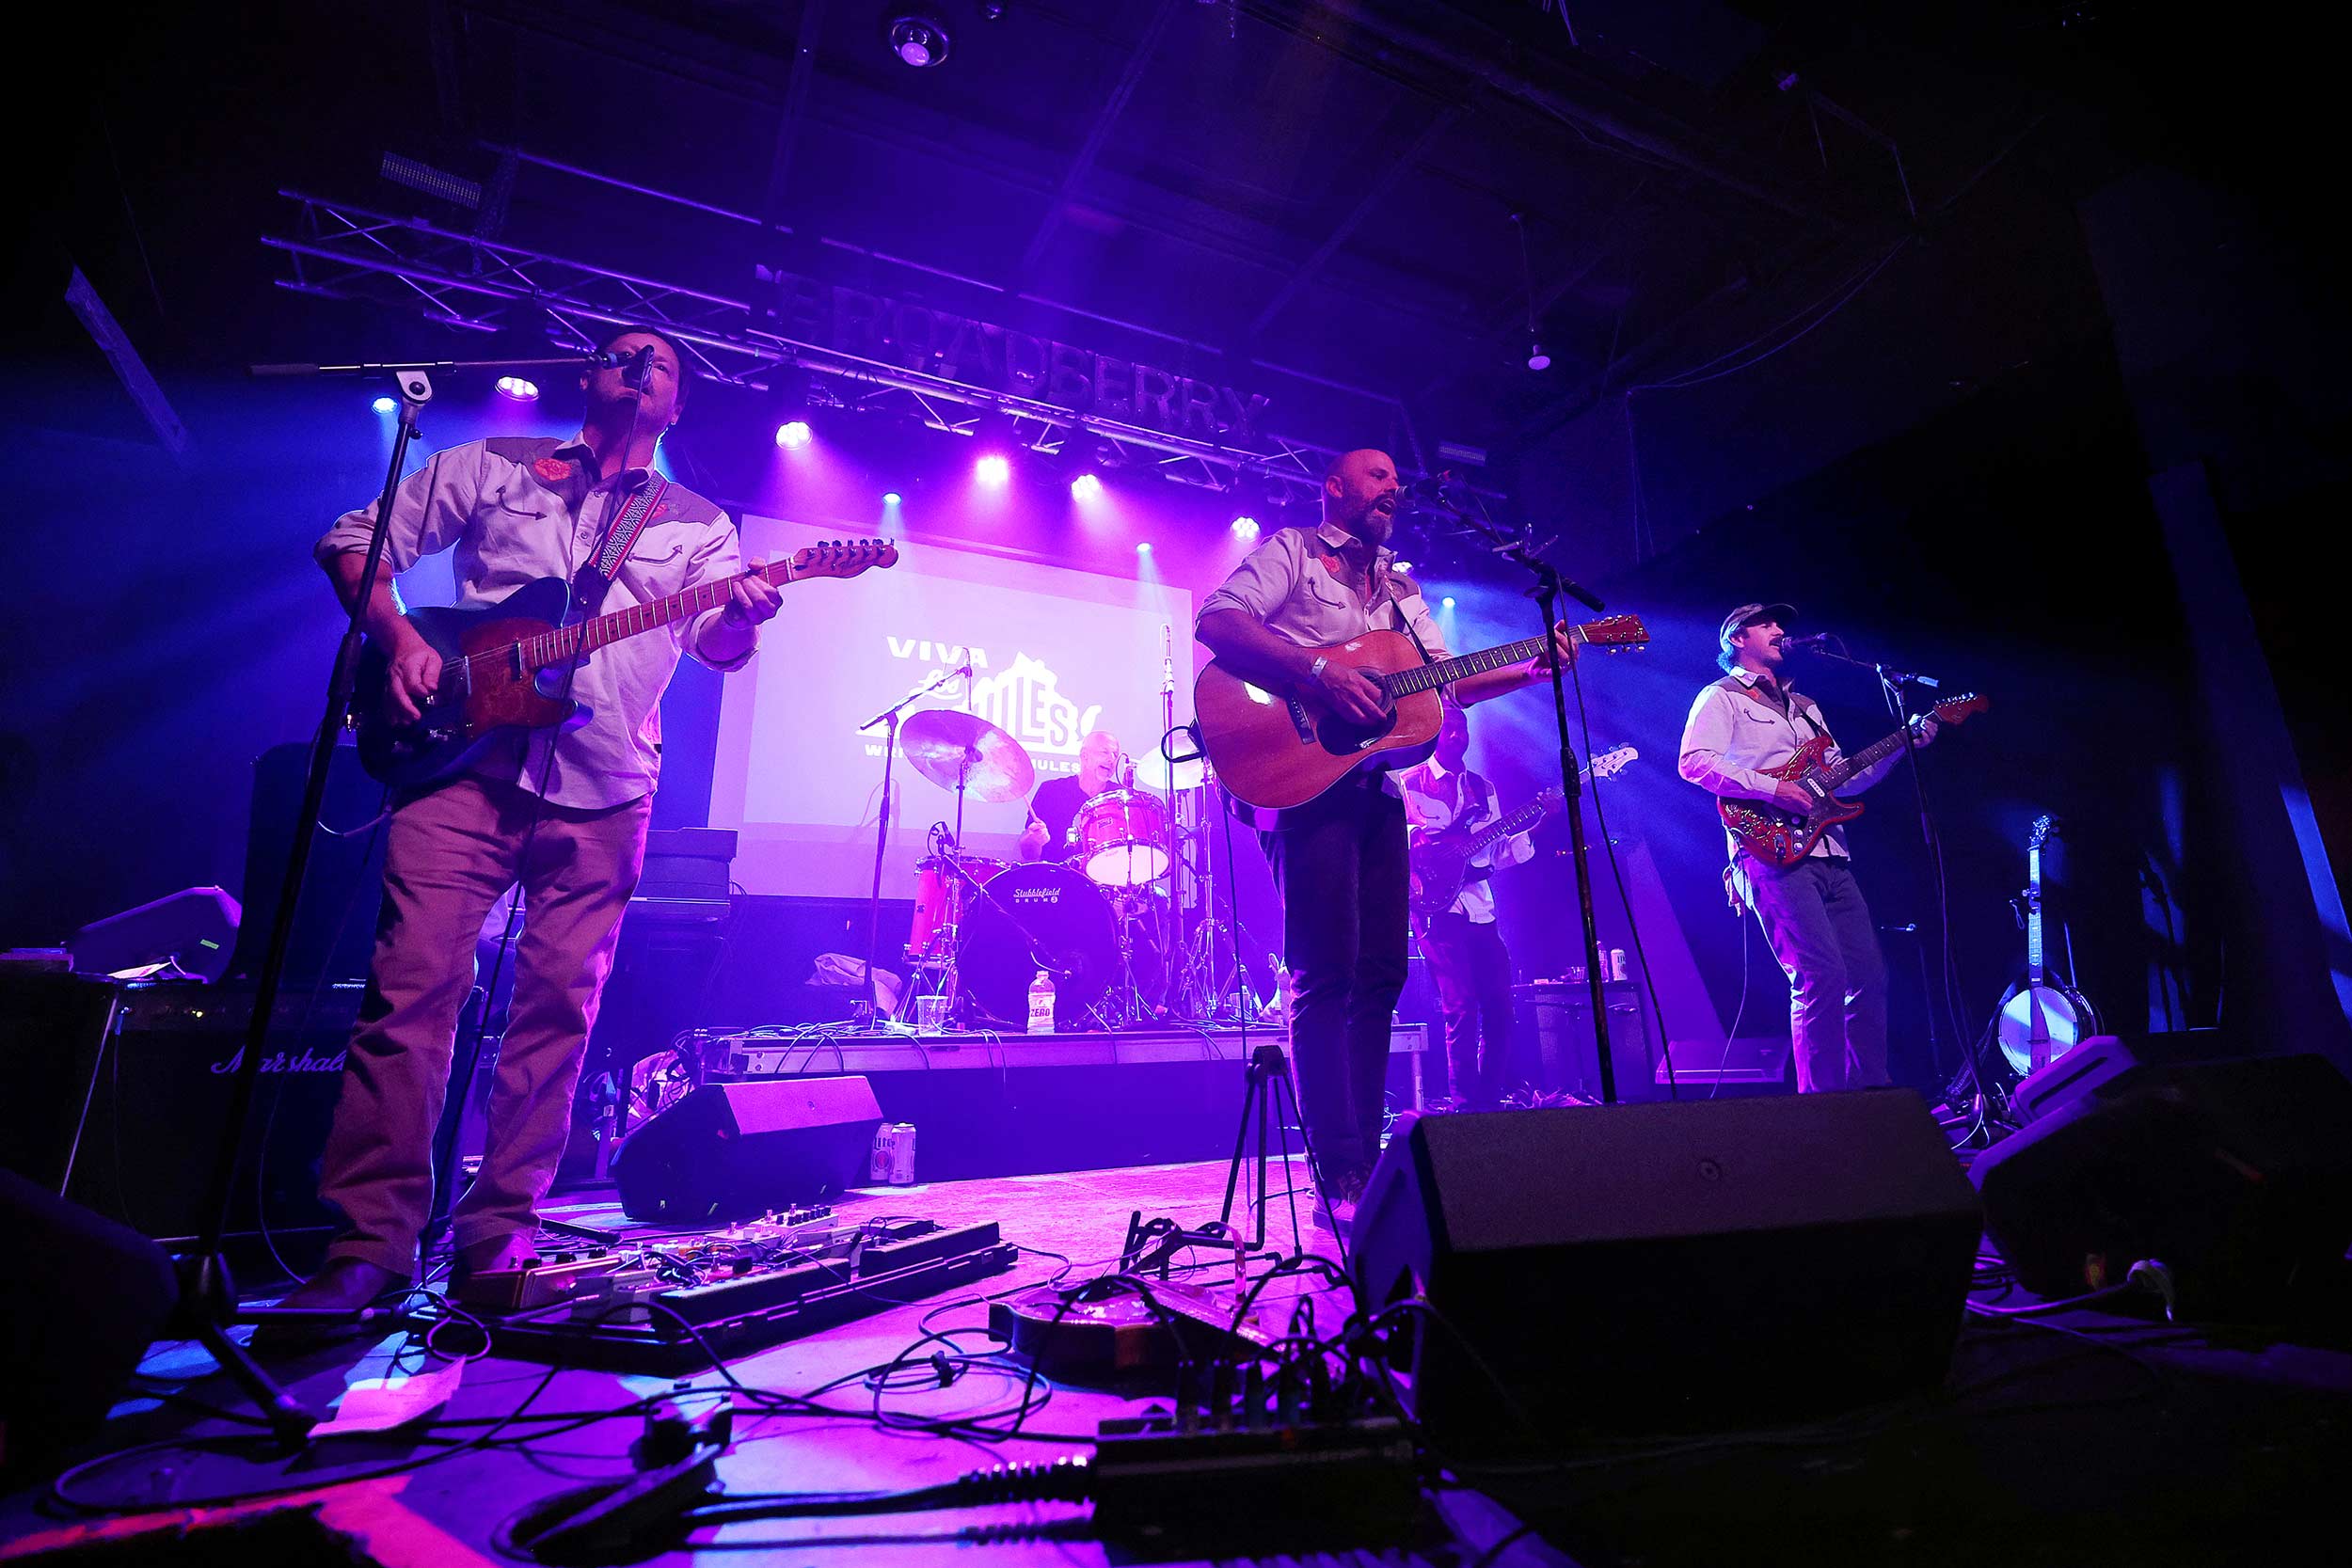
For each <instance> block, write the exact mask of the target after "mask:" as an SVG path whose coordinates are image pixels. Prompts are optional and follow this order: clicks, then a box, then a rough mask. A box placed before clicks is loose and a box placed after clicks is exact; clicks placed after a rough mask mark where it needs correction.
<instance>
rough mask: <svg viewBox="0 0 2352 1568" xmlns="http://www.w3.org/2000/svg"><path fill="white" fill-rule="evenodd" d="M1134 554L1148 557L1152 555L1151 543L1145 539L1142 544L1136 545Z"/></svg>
mask: <svg viewBox="0 0 2352 1568" xmlns="http://www.w3.org/2000/svg"><path fill="white" fill-rule="evenodd" d="M1151 553H1152V541H1151V540H1149V539H1146V540H1145V541H1144V542H1143V543H1142V544H1140V545H1137V546H1136V554H1137V555H1150V554H1151Z"/></svg>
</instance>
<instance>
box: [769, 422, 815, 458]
mask: <svg viewBox="0 0 2352 1568" xmlns="http://www.w3.org/2000/svg"><path fill="white" fill-rule="evenodd" d="M811 438H812V432H811V431H810V430H809V428H808V421H807V420H785V421H784V423H782V424H780V425H778V426H776V445H778V446H780V447H782V448H784V449H785V450H786V451H798V450H799V449H801V448H802V447H804V446H806V445H808V443H809V441H810V439H811Z"/></svg>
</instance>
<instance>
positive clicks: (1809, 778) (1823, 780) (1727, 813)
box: [1715, 692, 1993, 866]
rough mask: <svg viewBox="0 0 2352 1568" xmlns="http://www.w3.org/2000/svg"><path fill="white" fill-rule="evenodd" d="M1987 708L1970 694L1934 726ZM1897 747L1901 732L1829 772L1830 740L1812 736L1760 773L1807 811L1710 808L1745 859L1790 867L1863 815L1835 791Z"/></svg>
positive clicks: (1944, 707) (1953, 701)
mask: <svg viewBox="0 0 2352 1568" xmlns="http://www.w3.org/2000/svg"><path fill="white" fill-rule="evenodd" d="M1992 705H1993V702H1992V699H1991V698H1989V697H1979V696H1978V695H1976V694H1975V693H1974V692H1971V693H1969V694H1968V695H1967V696H1964V697H1947V698H1945V699H1944V700H1943V701H1942V702H1940V703H1938V704H1936V705H1935V707H1934V708H1933V710H1932V711H1933V713H1934V715H1935V721H1936V722H1937V723H1939V724H1959V723H1964V722H1966V721H1968V720H1969V719H1971V718H1973V717H1975V716H1976V715H1977V714H1979V713H1982V712H1983V711H1984V710H1985V709H1986V708H1988V707H1991V706H1992ZM1923 717H1924V716H1923ZM1918 722H1919V721H1918V720H1917V719H1914V720H1913V721H1912V723H1913V724H1914V725H1916V724H1917V723H1918ZM1902 743H1903V732H1902V731H1900V730H1897V731H1896V732H1895V733H1894V734H1892V735H1890V736H1886V738H1884V739H1883V740H1881V741H1879V742H1877V743H1876V744H1875V745H1871V746H1867V747H1865V748H1863V749H1862V750H1861V751H1859V752H1854V753H1852V754H1851V756H1845V757H1840V758H1839V759H1838V760H1837V762H1836V765H1835V766H1832V765H1831V764H1829V763H1828V762H1827V761H1826V760H1825V759H1826V758H1827V757H1828V755H1829V748H1830V740H1829V736H1825V735H1817V736H1814V737H1813V738H1812V739H1810V740H1808V741H1806V742H1805V743H1804V745H1802V746H1800V747H1798V748H1797V754H1796V755H1795V756H1793V757H1790V758H1789V759H1788V761H1787V762H1784V763H1782V764H1781V765H1780V766H1779V767H1778V768H1766V769H1764V773H1765V776H1766V777H1767V778H1773V779H1779V780H1781V781H1783V782H1784V783H1787V784H1795V785H1796V786H1797V787H1798V788H1799V789H1802V790H1804V792H1805V793H1806V794H1807V795H1810V796H1812V797H1813V807H1812V809H1811V810H1810V811H1808V812H1806V813H1805V814H1804V816H1798V815H1797V814H1796V813H1795V812H1792V811H1783V810H1781V809H1780V808H1779V807H1778V806H1768V805H1766V804H1764V803H1763V802H1762V801H1759V800H1717V801H1716V802H1715V809H1716V810H1717V811H1719V812H1721V813H1722V814H1723V818H1724V827H1726V828H1729V829H1730V830H1731V831H1732V832H1733V833H1734V834H1736V835H1738V837H1739V840H1740V847H1742V848H1744V849H1746V850H1747V852H1748V853H1749V854H1751V855H1754V856H1755V857H1756V859H1757V860H1760V861H1762V862H1764V863H1766V864H1767V865H1780V866H1788V865H1794V864H1796V863H1798V862H1799V861H1801V860H1803V859H1804V857H1805V856H1807V855H1808V854H1811V853H1812V852H1813V846H1814V845H1815V844H1817V843H1819V842H1820V837H1821V835H1822V834H1823V833H1825V832H1829V831H1830V830H1831V829H1832V828H1835V827H1836V826H1837V825H1838V824H1839V823H1840V822H1851V821H1852V820H1853V819H1854V818H1855V817H1857V816H1861V815H1862V802H1861V801H1859V800H1839V799H1838V798H1837V791H1838V789H1839V788H1840V787H1842V786H1843V785H1844V784H1846V783H1847V781H1849V780H1851V778H1853V777H1854V775H1856V774H1857V773H1861V772H1865V771H1867V769H1869V768H1873V767H1875V766H1877V765H1878V764H1879V763H1880V762H1882V761H1883V760H1884V759H1885V758H1886V757H1888V756H1890V755H1892V754H1893V753H1894V752H1895V751H1896V749H1897V748H1899V746H1901V745H1902Z"/></svg>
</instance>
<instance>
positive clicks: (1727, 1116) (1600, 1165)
mask: <svg viewBox="0 0 2352 1568" xmlns="http://www.w3.org/2000/svg"><path fill="white" fill-rule="evenodd" d="M1978 1237H1979V1208H1978V1202H1977V1195H1976V1193H1975V1191H1974V1190H1973V1189H1972V1188H1971V1187H1970V1186H1969V1184H1968V1180H1967V1179H1966V1178H1965V1177H1964V1176H1963V1175H1962V1174H1961V1171H1960V1167H1959V1165H1958V1164H1957V1163H1955V1162H1954V1160H1953V1159H1952V1155H1951V1151H1950V1149H1949V1148H1947V1147H1946V1145H1945V1142H1944V1139H1943V1136H1942V1134H1941V1132H1939V1130H1938V1129H1937V1127H1936V1125H1935V1122H1934V1119H1933V1118H1932V1117H1931V1116H1930V1115H1929V1114H1928V1111H1927V1108H1926V1107H1925V1106H1924V1105H1923V1104H1921V1103H1920V1101H1919V1100H1918V1098H1917V1097H1916V1096H1915V1095H1914V1094H1912V1093H1911V1092H1910V1091H1909V1090H1905V1089H1872V1090H1866V1091H1861V1092H1857V1093H1851V1094H1829V1095H1806V1096H1802V1097H1796V1096H1789V1097H1782V1098H1778V1099H1757V1100H1737V1101H1719V1102H1708V1101H1692V1102H1685V1103H1679V1104H1675V1103H1668V1104H1650V1105H1618V1106H1566V1107H1561V1108H1558V1109H1549V1110H1535V1111H1503V1112H1498V1113H1493V1114H1490V1115H1483V1116H1450V1117H1422V1118H1421V1119H1420V1120H1419V1121H1417V1122H1415V1123H1414V1124H1413V1127H1412V1129H1411V1131H1410V1132H1408V1133H1407V1134H1406V1136H1405V1137H1404V1138H1403V1139H1401V1140H1398V1141H1395V1142H1392V1143H1391V1145H1390V1147H1389V1148H1388V1151H1387V1152H1386V1153H1385V1154H1383V1155H1382V1157H1381V1160H1380V1164H1379V1165H1378V1167H1377V1168H1376V1169H1375V1171H1374V1173H1373V1177H1372V1180H1371V1182H1370V1183H1369V1184H1368V1186H1367V1187H1366V1189H1365V1193H1364V1197H1363V1200H1362V1202H1361V1203H1360V1204H1359V1207H1358V1209H1357V1223H1356V1235H1355V1249H1356V1250H1355V1257H1354V1259H1353V1265H1354V1272H1355V1276H1356V1288H1357V1296H1358V1299H1359V1301H1360V1302H1361V1303H1362V1304H1363V1305H1364V1306H1365V1307H1367V1308H1376V1307H1379V1306H1381V1305H1382V1304H1384V1303H1389V1302H1393V1301H1396V1300H1399V1299H1401V1298H1404V1297H1406V1296H1409V1295H1414V1294H1420V1295H1422V1296H1425V1297H1426V1299H1427V1300H1428V1302H1429V1304H1430V1306H1431V1307H1434V1308H1435V1309H1436V1312H1437V1314H1438V1317H1439V1318H1441V1320H1442V1322H1441V1323H1431V1322H1428V1321H1426V1320H1424V1321H1423V1322H1422V1327H1421V1329H1420V1331H1419V1332H1418V1333H1417V1335H1416V1337H1415V1338H1416V1350H1415V1354H1414V1360H1413V1368H1412V1373H1413V1376H1412V1400H1413V1405H1414V1413H1415V1415H1416V1416H1417V1417H1418V1418H1420V1419H1421V1420H1422V1422H1423V1423H1424V1424H1425V1425H1426V1426H1427V1427H1428V1429H1429V1430H1430V1432H1431V1433H1432V1434H1433V1437H1434V1439H1435V1442H1436V1444H1437V1446H1438V1449H1440V1450H1441V1451H1443V1452H1445V1453H1447V1454H1449V1455H1453V1454H1470V1455H1480V1454H1486V1455H1491V1454H1496V1453H1502V1452H1514V1451H1536V1450H1542V1449H1549V1448H1554V1447H1559V1446H1564V1445H1565V1444H1567V1443H1569V1442H1572V1441H1574V1440H1575V1439H1576V1438H1577V1437H1578V1436H1580V1435H1582V1434H1587V1433H1596V1432H1659V1431H1677V1430H1681V1431H1689V1430H1698V1429H1703V1428H1706V1427H1709V1426H1716V1425H1722V1424H1725V1423H1741V1422H1745V1423H1751V1424H1752V1423H1756V1422H1774V1421H1780V1420H1786V1419H1788V1418H1796V1417H1803V1416H1809V1415H1816V1414H1820V1413H1821V1412H1823V1411H1827V1410H1834V1409H1839V1408H1844V1407H1848V1406H1851V1405H1854V1404H1859V1403H1864V1402H1870V1401H1875V1400H1881V1399H1886V1398H1890V1397H1894V1396H1898V1395H1901V1394H1907V1393H1912V1392H1915V1391H1918V1390H1922V1389H1927V1388H1931V1387H1933V1386H1936V1385H1937V1384H1939V1383H1940V1382H1941V1381H1942V1379H1943V1377H1944V1374H1945V1371H1946V1370H1947V1367H1948V1365H1949V1363H1950V1359H1951V1352H1952V1344H1953V1340H1954V1338H1955V1337H1956V1336H1957V1335H1958V1333H1959V1328H1960V1321H1961V1313H1962V1310H1963V1300H1964V1298H1965V1296H1966V1294H1967V1291H1968V1285H1969V1279H1970V1275H1971V1272H1972V1270H1973V1269H1974V1266H1975V1261H1976V1249H1977V1242H1978ZM1416 1316H1417V1317H1418V1316H1419V1315H1418V1314H1417V1315H1416ZM1482 1363H1483V1367H1482V1365H1481V1364H1482ZM1498 1385H1501V1387H1498ZM1502 1388H1507V1389H1508V1390H1509V1397H1508V1398H1506V1397H1505V1396H1504V1394H1503V1393H1502ZM1514 1400H1515V1401H1516V1402H1517V1403H1518V1407H1519V1408H1521V1409H1523V1410H1524V1411H1525V1412H1527V1414H1528V1416H1529V1417H1531V1418H1532V1425H1531V1422H1530V1421H1528V1420H1523V1419H1521V1418H1518V1416H1516V1415H1514V1414H1513V1410H1512V1401H1514Z"/></svg>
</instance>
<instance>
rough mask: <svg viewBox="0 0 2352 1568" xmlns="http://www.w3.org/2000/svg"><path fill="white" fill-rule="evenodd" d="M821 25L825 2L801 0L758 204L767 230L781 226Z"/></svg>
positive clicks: (814, 66) (813, 72)
mask: <svg viewBox="0 0 2352 1568" xmlns="http://www.w3.org/2000/svg"><path fill="white" fill-rule="evenodd" d="M824 22H825V0H801V21H800V25H799V27H798V28H796V29H795V30H794V33H793V36H792V75H791V77H790V79H789V80H788V81H787V82H786V84H785V87H784V108H783V110H782V112H781V113H780V114H779V115H778V117H777V119H776V141H775V148H774V150H772V151H771V153H770V154H769V157H768V195H767V197H766V198H765V199H764V200H763V201H762V202H761V203H760V209H759V210H760V213H761V215H762V216H764V217H765V218H766V219H767V222H768V227H770V228H771V229H780V228H782V227H784V219H785V201H786V198H787V196H788V195H789V194H790V191H789V187H790V185H791V182H792V153H793V150H794V149H795V147H796V145H797V144H798V143H799V141H800V137H801V121H802V119H803V116H805V115H806V114H807V112H808V87H809V81H810V79H811V78H812V77H814V76H815V75H816V74H817V36H818V30H819V29H820V28H822V27H823V25H824Z"/></svg>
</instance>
